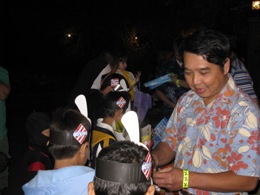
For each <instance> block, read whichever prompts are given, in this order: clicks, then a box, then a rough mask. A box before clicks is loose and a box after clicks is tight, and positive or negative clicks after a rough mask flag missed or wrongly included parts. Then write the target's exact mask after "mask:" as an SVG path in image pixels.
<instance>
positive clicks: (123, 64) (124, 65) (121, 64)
mask: <svg viewBox="0 0 260 195" xmlns="http://www.w3.org/2000/svg"><path fill="white" fill-rule="evenodd" d="M118 68H119V69H120V70H125V69H126V68H127V62H126V61H122V62H119V65H118Z"/></svg>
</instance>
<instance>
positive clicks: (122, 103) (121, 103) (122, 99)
mask: <svg viewBox="0 0 260 195" xmlns="http://www.w3.org/2000/svg"><path fill="white" fill-rule="evenodd" d="M125 104H126V101H125V99H124V98H123V97H120V98H119V99H118V100H117V102H116V105H118V107H119V108H124V106H125Z"/></svg>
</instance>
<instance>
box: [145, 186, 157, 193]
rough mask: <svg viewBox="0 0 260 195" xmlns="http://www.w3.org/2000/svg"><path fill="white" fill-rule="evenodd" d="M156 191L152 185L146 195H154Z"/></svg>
mask: <svg viewBox="0 0 260 195" xmlns="http://www.w3.org/2000/svg"><path fill="white" fill-rule="evenodd" d="M154 193H155V186H154V185H150V186H149V188H148V189H147V192H146V193H145V195H154Z"/></svg>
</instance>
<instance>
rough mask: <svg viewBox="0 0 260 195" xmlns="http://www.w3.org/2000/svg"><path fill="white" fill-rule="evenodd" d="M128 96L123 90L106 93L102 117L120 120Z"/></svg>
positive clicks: (128, 98) (126, 104) (126, 105)
mask: <svg viewBox="0 0 260 195" xmlns="http://www.w3.org/2000/svg"><path fill="white" fill-rule="evenodd" d="M129 100H130V96H129V93H128V92H125V91H120V92H119V91H113V92H110V93H108V94H107V96H106V97H105V104H104V117H112V118H115V120H116V121H117V120H120V119H121V117H122V116H123V114H124V112H125V111H126V109H127V107H128V104H129Z"/></svg>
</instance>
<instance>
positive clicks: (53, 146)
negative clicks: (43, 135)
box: [48, 108, 91, 159]
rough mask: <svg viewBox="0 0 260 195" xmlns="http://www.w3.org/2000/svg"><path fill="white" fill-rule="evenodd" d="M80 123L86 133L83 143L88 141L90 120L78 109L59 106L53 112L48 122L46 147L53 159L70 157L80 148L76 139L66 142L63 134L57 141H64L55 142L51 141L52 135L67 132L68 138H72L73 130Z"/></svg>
mask: <svg viewBox="0 0 260 195" xmlns="http://www.w3.org/2000/svg"><path fill="white" fill-rule="evenodd" d="M80 124H82V125H83V126H84V127H85V129H86V130H87V133H88V134H87V137H86V139H85V140H84V141H83V143H85V142H89V138H90V127H91V125H90V122H89V120H88V119H87V118H86V117H85V116H83V115H82V114H81V113H80V112H79V111H78V110H75V109H66V108H59V109H57V110H56V111H55V112H54V115H53V120H52V122H51V124H50V144H49V145H48V149H49V151H50V153H51V154H52V156H53V157H54V159H66V158H72V157H73V156H74V155H75V154H76V153H77V151H78V150H79V149H80V147H81V144H79V143H77V141H76V142H75V141H74V142H71V143H69V144H68V143H67V140H66V139H65V138H66V137H65V136H64V137H59V138H57V139H59V142H62V141H64V143H61V144H60V143H59V144H57V143H55V141H54V142H52V141H51V140H52V139H53V137H52V135H55V134H56V135H57V134H58V133H60V134H69V135H70V137H69V138H71V139H74V137H73V132H74V131H75V130H76V129H77V127H78V126H79V125H80Z"/></svg>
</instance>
